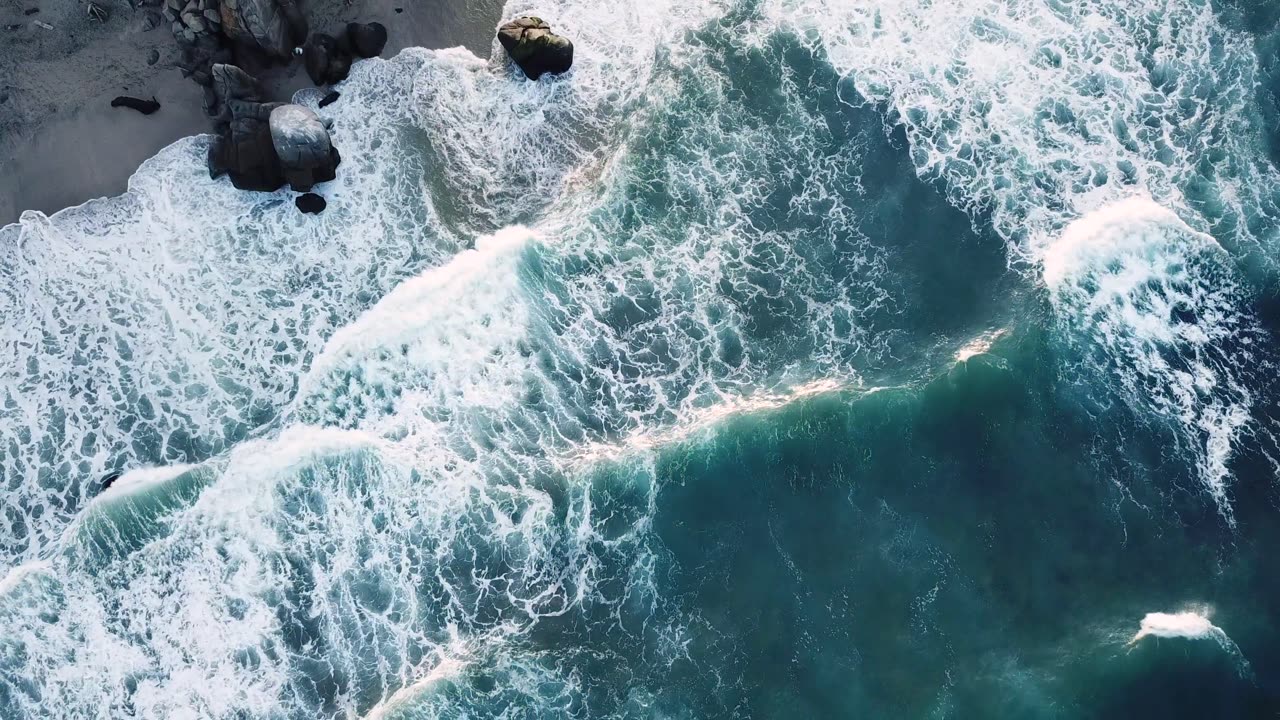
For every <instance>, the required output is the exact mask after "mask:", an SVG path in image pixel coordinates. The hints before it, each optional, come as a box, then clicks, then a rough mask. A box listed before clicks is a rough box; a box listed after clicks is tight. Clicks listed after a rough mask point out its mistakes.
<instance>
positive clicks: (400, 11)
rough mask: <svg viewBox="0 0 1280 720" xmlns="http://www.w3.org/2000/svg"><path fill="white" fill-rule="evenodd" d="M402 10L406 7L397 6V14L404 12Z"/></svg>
mask: <svg viewBox="0 0 1280 720" xmlns="http://www.w3.org/2000/svg"><path fill="white" fill-rule="evenodd" d="M402 12H404V8H396V14H397V15H399V14H400V13H402Z"/></svg>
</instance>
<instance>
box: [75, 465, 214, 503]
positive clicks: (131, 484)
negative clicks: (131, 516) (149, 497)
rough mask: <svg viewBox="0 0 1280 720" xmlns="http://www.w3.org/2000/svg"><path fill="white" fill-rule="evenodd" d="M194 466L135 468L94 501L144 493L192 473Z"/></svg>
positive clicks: (117, 479) (119, 478)
mask: <svg viewBox="0 0 1280 720" xmlns="http://www.w3.org/2000/svg"><path fill="white" fill-rule="evenodd" d="M194 467H195V466H194V465H167V466H161V467H149V468H134V469H133V470H130V471H128V472H126V473H124V474H123V475H121V476H120V477H118V478H116V480H115V482H113V483H111V487H109V488H107V489H106V490H103V491H102V492H101V493H100V494H98V496H97V497H95V498H94V500H95V501H96V500H99V499H102V498H117V497H120V496H122V495H127V494H129V493H134V492H140V491H144V490H146V489H148V488H152V487H155V486H157V485H163V484H164V483H166V482H168V481H170V480H172V479H174V478H176V477H179V476H181V475H183V474H185V473H187V472H190V471H191V469H192V468H194Z"/></svg>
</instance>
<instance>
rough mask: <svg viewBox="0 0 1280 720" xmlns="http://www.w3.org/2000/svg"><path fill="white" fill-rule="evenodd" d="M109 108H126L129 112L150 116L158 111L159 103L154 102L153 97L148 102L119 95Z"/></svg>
mask: <svg viewBox="0 0 1280 720" xmlns="http://www.w3.org/2000/svg"><path fill="white" fill-rule="evenodd" d="M111 107H127V108H129V109H130V110H137V111H138V112H140V113H142V114H143V115H150V114H151V113H153V112H155V111H157V110H159V109H160V103H158V102H156V99H155V98H154V97H153V98H151V99H150V100H140V99H138V98H136V97H129V96H128V95H121V96H120V97H117V98H116V99H115V100H112V101H111Z"/></svg>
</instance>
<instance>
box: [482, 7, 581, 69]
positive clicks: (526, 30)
mask: <svg viewBox="0 0 1280 720" xmlns="http://www.w3.org/2000/svg"><path fill="white" fill-rule="evenodd" d="M498 42H500V43H502V49H504V50H506V51H507V55H509V56H510V57H511V59H512V60H514V61H515V63H516V65H519V66H520V69H521V70H523V71H524V74H525V75H526V76H527V77H528V78H529V79H530V80H537V79H538V78H540V77H542V76H543V74H545V73H552V74H555V73H562V72H565V71H566V70H568V69H569V68H570V67H571V66H572V65H573V43H572V42H569V39H568V38H565V37H561V36H560V35H556V34H555V33H553V32H551V26H550V25H547V24H546V23H545V22H543V21H542V18H536V17H522V18H516V19H515V20H512V21H511V22H509V23H507V24H505V25H503V26H502V27H500V28H498Z"/></svg>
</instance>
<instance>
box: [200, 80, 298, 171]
mask: <svg viewBox="0 0 1280 720" xmlns="http://www.w3.org/2000/svg"><path fill="white" fill-rule="evenodd" d="M229 105H230V107H231V109H232V112H231V115H232V117H231V122H230V123H228V124H227V126H226V128H225V129H224V130H223V131H222V132H220V133H219V134H218V135H217V137H216V138H215V139H214V141H213V143H212V144H211V145H210V146H209V176H210V177H214V178H216V177H219V176H221V175H223V174H226V175H229V176H230V177H231V184H232V185H235V186H236V187H237V188H240V189H241V190H260V191H263V192H271V191H273V190H278V189H279V188H280V187H281V186H282V185H284V183H285V179H284V169H283V168H282V167H281V166H280V158H278V157H276V149H275V145H274V144H273V143H272V142H271V126H270V119H271V112H272V111H273V110H275V109H276V108H278V107H280V106H281V105H283V103H257V102H245V101H236V100H232V101H231V102H230V103H229Z"/></svg>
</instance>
